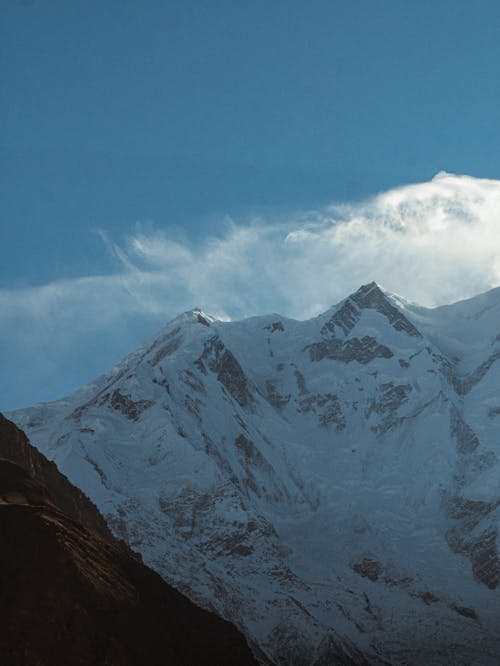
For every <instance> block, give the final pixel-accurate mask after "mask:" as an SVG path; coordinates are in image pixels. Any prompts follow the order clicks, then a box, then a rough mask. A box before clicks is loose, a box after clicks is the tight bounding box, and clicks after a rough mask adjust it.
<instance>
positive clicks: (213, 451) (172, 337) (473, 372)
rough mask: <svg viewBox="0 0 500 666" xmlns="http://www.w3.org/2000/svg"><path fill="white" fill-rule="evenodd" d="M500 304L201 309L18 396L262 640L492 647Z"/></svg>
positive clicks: (281, 655)
mask: <svg viewBox="0 0 500 666" xmlns="http://www.w3.org/2000/svg"><path fill="white" fill-rule="evenodd" d="M499 304H500V299H499V298H498V294H497V293H496V292H495V291H493V292H491V293H490V294H483V295H480V296H478V297H476V298H475V299H470V300H468V301H464V302H462V303H457V304H454V305H451V306H446V307H442V308H436V309H426V308H421V307H418V306H415V305H410V304H407V303H405V301H403V300H402V299H399V298H398V297H395V296H393V295H391V294H388V293H386V292H384V291H383V290H382V289H381V288H380V287H379V286H378V285H377V284H376V283H370V284H368V285H364V286H362V287H360V289H358V290H357V291H356V292H355V293H353V294H352V295H350V296H348V297H347V298H346V299H345V300H343V301H342V302H341V303H339V304H338V305H337V306H335V307H333V308H331V309H330V310H328V311H327V312H326V313H324V314H323V315H320V316H318V317H315V318H314V319H311V320H308V321H296V320H292V319H287V318H284V317H280V316H278V315H271V316H263V317H253V318H251V319H247V320H244V321H240V322H221V321H217V320H215V319H214V318H211V317H208V316H207V315H204V314H203V313H202V312H201V311H198V310H194V311H192V312H191V313H187V314H185V315H182V316H181V317H180V318H177V319H176V320H174V321H173V322H171V323H170V324H169V325H167V326H166V327H165V328H164V329H163V330H162V331H160V333H159V334H158V335H157V336H156V337H155V338H154V339H153V340H152V341H151V342H150V343H149V344H147V345H145V346H144V347H142V348H141V349H140V350H139V351H137V352H135V353H133V354H131V355H130V356H129V357H127V358H126V359H125V360H124V361H123V362H122V363H121V364H120V365H118V366H117V367H116V368H115V369H113V370H112V371H111V372H109V373H108V374H106V375H104V376H103V377H101V378H99V379H97V380H96V381H95V382H94V383H92V384H91V385H88V386H86V387H84V388H83V389H81V390H80V391H78V392H76V393H75V394H73V395H72V396H69V397H68V398H66V399H64V400H61V401H59V402H56V403H52V404H46V405H39V406H35V407H32V408H29V409H26V410H20V411H18V412H15V413H14V414H12V418H13V420H14V421H16V422H17V423H18V424H20V425H21V426H22V427H23V428H24V429H26V431H27V432H28V433H29V435H30V437H31V439H32V441H33V442H34V443H35V444H36V445H37V446H38V447H39V448H40V449H41V450H42V451H43V452H44V453H45V454H46V455H47V456H48V457H49V458H52V459H54V460H55V461H56V463H57V464H58V465H59V467H60V468H61V469H62V470H63V471H64V473H65V474H67V475H68V477H69V478H70V479H71V480H72V481H73V482H74V483H76V484H77V485H79V486H80V487H81V488H82V489H83V490H84V491H85V492H86V493H87V494H88V495H89V496H90V497H91V499H92V500H93V501H94V502H95V503H96V504H97V506H98V507H99V508H100V509H101V511H102V513H103V514H104V516H105V518H106V520H107V523H108V526H109V527H110V528H111V530H112V531H113V532H114V533H115V535H117V536H119V537H121V538H123V539H125V541H127V542H128V543H129V544H130V545H131V546H132V547H133V548H135V549H137V550H139V551H140V552H141V553H142V555H143V557H144V559H145V561H146V563H147V564H149V565H150V566H152V567H153V568H155V569H156V570H157V571H158V572H159V573H161V575H162V576H163V577H164V578H165V579H166V580H167V581H169V582H171V583H173V584H174V585H175V586H176V587H177V588H179V589H180V590H181V591H184V592H185V593H187V594H188V595H189V596H190V597H191V598H192V599H194V600H195V601H197V602H198V603H201V604H202V605H204V606H205V607H207V608H210V609H214V610H216V611H217V612H218V613H219V614H220V615H221V616H222V617H224V618H230V619H231V620H232V621H234V622H235V623H236V624H237V626H238V627H239V628H240V629H241V630H242V631H244V633H245V634H246V636H247V638H248V639H249V640H250V641H251V642H252V643H254V644H257V645H258V646H259V648H260V650H261V657H262V661H263V662H266V661H268V662H271V663H276V664H278V663H286V664H317V665H319V664H325V663H366V662H368V663H371V664H376V663H381V664H382V663H387V662H390V663H406V664H418V665H420V664H423V663H432V664H450V663H453V664H457V665H458V664H469V663H480V664H482V665H483V664H496V663H498V656H499V655H500V638H499V634H498V619H499V617H500V602H499V597H498V585H499V582H500V559H499V550H498V530H499V527H500V486H499V481H498V479H499V478H500V463H499V457H500V449H499V442H498V427H499V423H500V421H499V419H500V398H499V396H498V361H499V360H500V333H499V332H500V306H499Z"/></svg>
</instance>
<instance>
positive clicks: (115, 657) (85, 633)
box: [0, 415, 255, 666]
mask: <svg viewBox="0 0 500 666" xmlns="http://www.w3.org/2000/svg"><path fill="white" fill-rule="evenodd" d="M19 448H20V449H21V451H22V452H24V455H25V456H26V457H25V459H24V462H25V461H26V460H28V461H31V463H32V464H31V467H30V469H31V470H34V471H35V476H31V474H30V473H28V470H27V469H26V468H23V467H22V466H20V464H17V463H21V465H22V464H23V460H22V457H21V456H20V455H19ZM9 454H12V457H14V458H15V460H16V462H12V461H11V460H7V459H5V458H6V457H9ZM0 458H1V459H0V544H1V547H0V615H1V618H0V620H1V621H0V663H1V664H2V666H10V665H16V666H17V665H20V664H22V665H25V666H30V665H31V664H33V665H34V664H36V665H37V666H44V665H47V666H58V665H59V664H64V665H65V666H71V665H73V664H82V665H83V664H85V665H90V664H109V665H111V664H113V665H116V666H118V665H120V666H122V665H127V666H128V665H129V664H130V665H132V664H141V665H143V664H148V665H154V664H165V665H167V664H179V665H181V664H186V665H189V666H192V665H195V664H211V665H212V664H213V665H214V666H215V665H223V664H253V663H255V662H254V660H253V657H252V655H251V653H250V651H249V649H248V647H247V645H246V643H245V641H244V639H243V637H242V636H241V635H240V634H239V633H238V632H237V631H236V629H235V628H234V627H233V626H232V625H231V624H229V623H227V622H225V621H223V620H221V619H220V618H218V617H217V616H216V615H214V614H212V613H208V612H205V611H203V610H201V609H199V608H198V607H196V606H195V605H194V604H192V603H191V602H190V601H189V600H188V599H187V598H185V597H184V596H182V595H181V594H180V593H178V592H177V591H175V590H174V589H172V588H171V587H169V586H168V585H167V584H166V583H165V582H164V581H163V579H162V578H161V577H160V576H159V575H158V574H156V573H154V572H153V571H151V570H150V569H148V568H147V567H145V566H144V565H143V564H142V563H141V562H140V561H139V560H138V559H137V558H135V557H134V556H133V554H132V553H131V552H130V551H129V550H128V549H127V548H126V547H125V546H124V545H123V544H120V543H118V542H115V541H114V540H113V539H112V538H110V537H108V536H107V535H106V532H105V531H104V534H102V533H100V530H99V521H98V520H97V519H96V518H95V516H94V517H92V514H93V512H94V511H96V509H95V507H93V506H92V505H91V503H90V502H88V500H87V499H86V497H85V496H84V495H83V494H82V493H79V491H77V490H76V489H75V488H74V487H73V486H71V484H70V483H69V482H68V481H67V479H65V478H64V477H63V476H62V475H59V476H58V472H57V468H55V466H50V469H51V474H50V477H51V478H50V479H49V481H50V482H51V483H56V486H57V487H58V488H59V489H61V488H65V493H67V494H68V495H69V496H68V497H64V503H65V504H66V503H67V504H66V505H67V506H68V505H69V506H73V507H79V508H78V510H79V511H80V512H81V514H82V515H84V516H85V517H87V518H89V522H90V524H91V525H92V523H93V522H94V521H96V523H95V525H94V527H89V526H87V527H84V526H83V525H82V524H81V523H80V522H78V521H76V520H75V519H73V518H72V517H70V515H68V513H67V512H66V511H62V510H61V508H60V506H59V502H58V501H56V500H55V497H54V495H53V493H52V491H53V488H52V487H51V483H47V484H43V483H40V482H39V481H38V479H37V477H36V470H37V469H41V468H44V466H45V464H46V463H47V461H46V460H45V459H44V458H43V456H42V455H41V454H39V453H38V452H37V451H36V450H35V449H33V448H32V447H31V446H30V444H29V443H28V442H27V440H26V438H25V437H24V435H23V434H22V433H21V432H20V431H19V430H18V429H17V428H15V426H13V425H12V424H11V423H10V422H9V421H7V420H6V419H5V418H4V417H2V416H1V415H0ZM33 461H35V462H33ZM47 464H48V463H47ZM44 480H45V481H47V477H44ZM71 495H73V497H71ZM87 502H88V505H87V504H86V503H87ZM96 513H97V511H96ZM97 516H99V514H98V513H97ZM101 532H102V530H101Z"/></svg>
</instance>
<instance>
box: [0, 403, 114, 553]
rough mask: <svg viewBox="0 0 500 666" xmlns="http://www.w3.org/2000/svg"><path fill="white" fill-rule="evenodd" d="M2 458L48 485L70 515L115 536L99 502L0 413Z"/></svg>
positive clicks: (110, 536) (108, 535) (85, 524)
mask: <svg viewBox="0 0 500 666" xmlns="http://www.w3.org/2000/svg"><path fill="white" fill-rule="evenodd" d="M0 458H4V459H6V460H10V461H11V462H14V463H16V464H17V465H19V466H20V467H22V468H23V469H24V470H26V472H27V473H28V474H29V476H30V477H32V478H33V479H36V480H37V481H38V482H39V483H40V484H41V486H42V487H44V488H46V489H47V491H48V493H50V496H51V497H52V498H53V500H54V502H55V504H56V505H57V506H58V507H59V508H60V509H61V511H64V513H66V514H67V515H68V516H69V517H70V518H72V519H73V520H75V521H77V522H79V523H81V524H82V525H84V526H85V527H87V528H88V529H90V530H92V531H93V532H97V534H99V535H100V536H101V537H103V538H105V539H108V540H109V539H113V537H112V535H111V532H110V531H109V528H108V526H107V524H106V521H105V520H104V518H103V517H102V515H101V514H100V513H99V511H98V509H97V507H96V506H95V504H93V503H92V502H91V500H90V499H89V498H88V497H87V496H86V495H84V493H82V491H81V490H79V489H78V488H76V487H75V486H74V485H73V484H72V483H70V482H69V481H68V479H67V478H66V477H65V476H64V475H63V474H61V472H60V471H59V470H58V469H57V467H56V465H55V464H54V463H53V462H51V461H50V460H47V458H45V456H43V455H41V454H40V452H39V451H37V449H35V447H33V446H31V444H30V442H29V441H28V439H27V437H26V435H25V434H24V433H23V432H22V431H21V430H20V429H19V428H18V427H17V426H16V425H15V424H14V423H12V421H9V420H8V419H6V418H5V417H4V416H3V414H0Z"/></svg>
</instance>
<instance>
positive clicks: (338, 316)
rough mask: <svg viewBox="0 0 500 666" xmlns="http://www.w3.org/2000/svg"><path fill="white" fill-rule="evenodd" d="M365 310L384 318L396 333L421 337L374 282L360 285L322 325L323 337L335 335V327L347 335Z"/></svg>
mask: <svg viewBox="0 0 500 666" xmlns="http://www.w3.org/2000/svg"><path fill="white" fill-rule="evenodd" d="M367 309H369V310H376V311H377V312H379V313H380V314H381V315H383V316H384V317H386V319H388V321H389V323H390V324H391V326H392V327H393V328H395V329H396V330H397V331H404V332H405V333H407V334H408V335H411V336H414V337H416V338H420V337H422V336H421V334H420V332H419V331H418V330H417V329H416V328H415V326H414V325H413V324H412V323H411V322H410V321H409V320H408V319H407V318H406V317H405V315H404V314H403V313H402V312H401V310H400V309H399V308H398V307H396V305H395V302H394V299H393V298H391V297H390V296H389V294H387V293H386V292H385V291H384V290H383V289H382V287H381V286H380V285H379V284H377V283H376V282H369V283H368V284H364V285H361V287H360V288H359V289H358V290H357V291H355V292H354V293H353V294H351V296H349V297H348V298H347V299H346V300H345V301H344V302H343V304H342V305H341V306H340V308H339V309H338V310H336V312H335V314H334V315H333V317H331V318H330V319H329V320H328V321H327V322H326V324H324V326H323V328H322V330H321V332H322V333H323V334H324V335H325V334H330V333H335V327H339V328H340V329H342V331H343V333H344V335H348V334H349V333H350V332H351V331H352V329H353V328H354V326H355V325H356V324H357V322H358V321H359V319H360V318H361V313H362V311H363V310H367Z"/></svg>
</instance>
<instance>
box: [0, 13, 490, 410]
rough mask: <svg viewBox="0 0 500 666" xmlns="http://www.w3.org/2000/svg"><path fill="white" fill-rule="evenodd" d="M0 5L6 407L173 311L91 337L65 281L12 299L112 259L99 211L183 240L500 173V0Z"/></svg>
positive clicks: (122, 345)
mask: <svg viewBox="0 0 500 666" xmlns="http://www.w3.org/2000/svg"><path fill="white" fill-rule="evenodd" d="M0 10H1V11H0V206H1V208H0V212H1V223H0V247H1V248H2V253H1V257H2V261H1V262H0V292H2V290H3V292H2V293H4V295H5V294H7V301H6V302H9V303H11V304H13V305H12V306H9V307H8V308H7V307H4V312H3V313H2V312H0V329H1V330H0V366H1V370H2V374H3V379H4V382H5V383H4V385H3V388H1V390H0V408H1V406H2V404H4V405H5V406H6V407H5V408H7V407H12V406H18V405H21V404H27V403H29V402H32V401H34V400H43V399H49V398H54V397H56V396H57V395H61V394H62V393H63V392H67V391H68V390H69V389H70V388H76V387H77V386H78V385H79V384H81V383H82V382H83V381H88V380H90V379H92V377H93V376H94V375H95V374H97V372H98V371H99V372H100V371H103V370H105V369H106V368H107V367H108V366H110V365H112V364H113V363H115V362H116V361H117V360H118V359H119V357H120V356H121V355H122V354H123V353H125V352H126V351H131V350H132V349H133V348H134V347H135V346H136V345H137V344H138V343H139V342H141V341H142V340H143V338H144V337H145V336H146V335H149V334H150V333H152V332H153V330H154V329H155V328H156V327H157V326H158V325H159V323H161V322H162V321H163V315H162V313H158V309H157V308H156V309H155V310H154V316H152V318H151V317H150V318H149V319H148V318H147V317H145V318H144V319H143V320H140V318H138V317H136V315H135V314H133V313H131V314H130V316H129V317H128V324H127V325H125V323H124V321H125V318H126V317H125V315H123V317H122V319H119V317H118V315H116V317H115V319H113V322H112V324H111V323H110V324H109V326H108V328H106V326H107V324H106V323H103V324H102V330H101V331H100V332H99V335H100V336H101V337H99V338H98V337H96V335H97V334H96V332H95V330H94V332H93V333H90V332H89V331H91V328H89V327H90V325H91V323H92V322H90V321H89V320H90V319H91V318H92V317H94V315H92V316H91V315H90V314H89V315H88V317H87V321H86V322H85V321H84V320H83V319H78V318H77V316H78V311H81V310H84V307H83V306H82V307H81V308H79V309H78V308H77V313H76V314H75V313H74V312H71V314H70V313H69V311H67V310H65V308H66V305H63V301H62V300H61V301H59V300H58V298H59V296H57V295H52V296H51V299H52V300H50V306H47V307H46V308H45V310H44V312H43V313H42V312H41V310H42V305H40V307H38V302H37V297H36V295H35V296H30V297H29V298H28V300H27V301H26V303H27V304H26V306H25V305H24V304H21V305H20V306H19V307H20V308H21V309H22V308H25V311H26V312H25V311H24V310H23V311H22V313H21V314H20V315H18V313H17V311H16V312H14V310H15V307H17V306H16V301H17V298H16V293H14V294H13V295H12V293H11V292H12V290H13V289H14V290H16V289H18V288H20V287H34V286H36V285H43V284H46V283H48V282H51V281H54V280H61V279H63V278H77V277H80V276H87V275H89V276H96V275H102V274H109V273H110V272H113V270H115V271H116V264H113V259H112V253H110V252H109V244H108V248H106V245H105V243H103V241H102V238H101V237H100V236H99V235H98V234H97V233H96V230H97V229H104V230H106V232H107V234H108V236H109V238H111V239H112V240H113V241H116V242H118V243H122V242H123V238H124V236H125V235H126V234H128V233H131V232H132V231H133V229H134V225H135V223H136V222H137V221H138V220H150V221H152V222H153V223H154V225H155V228H156V229H160V230H161V229H177V230H182V231H183V233H185V235H186V238H187V242H188V243H189V241H190V240H191V241H193V242H196V241H198V240H199V239H200V238H203V237H205V236H207V235H215V236H218V235H219V236H220V234H222V233H223V231H222V229H223V227H224V223H223V219H224V217H225V216H226V215H229V216H232V217H233V218H234V219H236V220H238V219H241V216H245V215H247V216H248V215H249V214H251V213H253V212H257V213H263V215H264V217H266V215H268V216H269V217H270V218H273V216H274V217H275V216H276V215H282V216H283V215H284V216H285V217H286V214H287V211H297V210H300V209H302V210H303V209H310V208H312V209H317V208H320V207H321V206H322V205H324V204H328V203H329V202H332V201H356V200H360V199H363V198H365V197H367V196H369V195H372V194H375V193H377V192H379V191H384V190H387V189H390V188H392V187H395V186H398V185H402V184H408V183H412V182H418V181H427V180H428V179H430V178H431V177H432V176H434V175H435V174H436V173H437V172H438V171H441V170H446V171H448V172H452V173H459V174H460V173H462V174H469V175H471V176H475V177H486V178H499V177H500V2H498V0H491V1H490V0H477V1H476V2H474V3H473V2H471V1H470V0H467V1H464V0H432V1H430V0H418V1H417V0H414V1H410V0H397V1H393V0H362V1H361V0H347V1H340V0H328V1H326V0H309V1H308V2H305V1H303V2H298V1H295V0H279V1H278V0H276V1H274V0H265V1H263V0H251V1H250V0H246V1H243V0H227V1H226V0H224V1H222V0H210V1H208V0H205V1H202V0H198V1H196V2H193V1H192V0H178V1H172V0H170V1H169V0H141V1H139V0H0ZM169 252H170V250H168V251H167V255H168V256H170V255H169V254H168V253H169ZM182 252H183V250H182V251H181V254H182ZM153 255H154V252H153ZM200 256H201V255H200ZM152 261H153V262H154V261H155V258H154V256H153V259H152ZM367 273H370V270H368V269H367ZM318 275H319V272H318ZM318 279H323V278H320V277H318ZM366 279H367V280H370V279H373V274H367V276H366ZM486 282H487V280H486ZM243 283H244V280H243ZM127 288H128V287H127ZM74 289H75V290H76V291H75V293H79V291H78V290H79V289H80V286H79V283H78V282H77V283H75V286H74ZM268 291H269V290H268ZM91 292H92V290H91V288H90V287H87V293H90V294H91V296H89V298H90V297H93V296H92V293H91ZM66 293H69V292H66ZM190 293H191V292H190ZM0 295H1V294H0ZM66 298H67V299H69V300H71V299H70V297H68V296H67V295H66ZM82 298H83V297H82ZM141 298H142V297H141ZM190 298H191V296H189V298H188V297H186V299H185V300H189V299H190ZM193 298H194V296H193ZM9 299H10V300H9ZM30 299H31V300H30ZM136 300H137V299H136ZM174 300H175V299H174ZM181 301H182V299H180V300H179V304H180V303H181ZM47 302H48V300H47ZM67 302H68V301H67ZM74 302H76V299H74ZM82 302H83V301H82ZM58 303H60V305H58ZM182 303H184V301H182ZM252 303H253V304H251V306H249V308H250V310H249V311H253V310H252V308H253V309H257V306H259V303H258V298H257V299H256V300H255V301H253V302H252ZM198 304H199V305H202V306H203V305H204V303H202V302H200V301H196V302H193V303H189V305H198ZM271 305H272V304H271ZM170 306H171V309H172V308H177V307H178V304H177V301H175V303H174V301H173V300H172V303H170ZM179 307H180V305H179ZM263 307H266V308H267V307H268V305H267V303H265V304H264V305H263ZM123 308H124V311H125V310H126V308H127V306H126V304H125V305H123ZM7 310H9V312H7ZM97 310H98V308H94V310H93V311H97ZM242 311H244V308H242ZM89 312H90V310H89ZM23 313H24V314H23ZM26 313H28V314H26ZM171 314H175V312H174V313H172V312H170V311H169V304H168V303H166V304H165V316H167V315H168V316H170V315H171ZM285 314H286V313H285ZM42 315H43V322H42ZM120 316H122V315H120ZM148 316H149V315H148ZM13 322H20V323H18V324H16V323H14V324H13ZM61 322H62V323H61ZM120 322H121V323H120ZM87 325H88V327H86V326H87ZM92 325H93V324H92ZM2 326H3V328H2ZM42 328H43V330H42ZM28 329H29V330H28ZM71 331H76V332H77V333H78V336H79V337H78V336H77V339H76V341H75V340H73V341H71V340H70V337H71V336H70V333H71ZM131 331H132V332H131ZM21 332H22V336H19V335H18V334H20V333H21ZM29 335H32V337H33V340H32V341H31V342H29V343H28V342H26V340H28V339H29ZM92 336H94V337H92ZM50 344H52V347H51V348H50V349H49V347H48V345H50ZM85 349H86V350H87V353H86V355H85V354H84V352H83V350H85ZM75 351H78V355H76V356H75ZM79 354H82V356H81V358H80V356H79ZM68 359H70V360H68ZM44 363H45V365H44ZM27 387H31V388H32V389H33V390H31V392H30V390H28V388H27Z"/></svg>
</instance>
